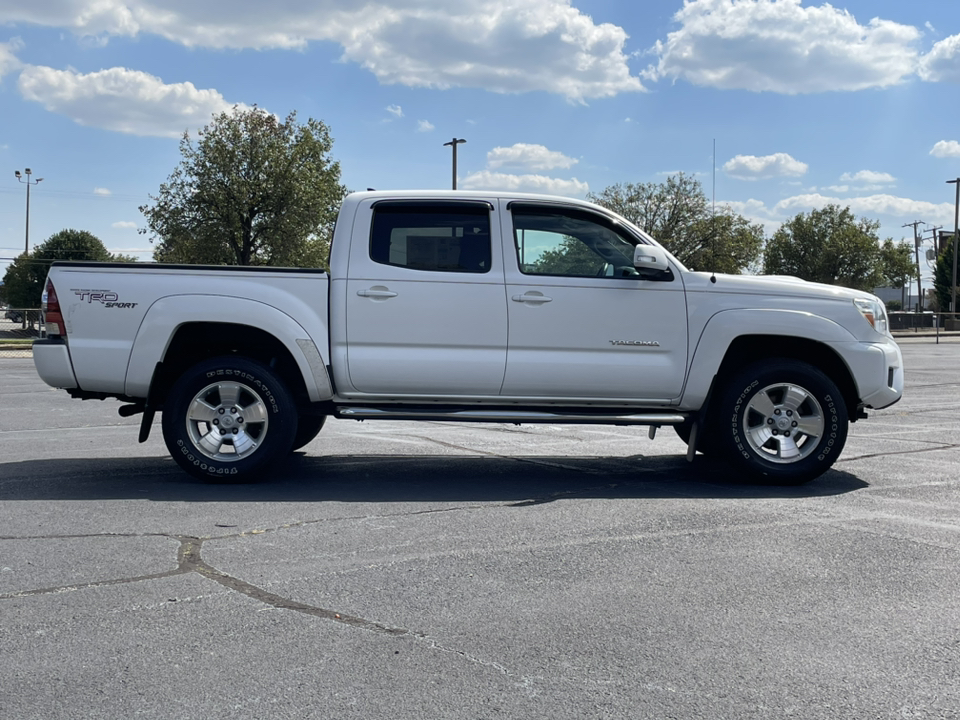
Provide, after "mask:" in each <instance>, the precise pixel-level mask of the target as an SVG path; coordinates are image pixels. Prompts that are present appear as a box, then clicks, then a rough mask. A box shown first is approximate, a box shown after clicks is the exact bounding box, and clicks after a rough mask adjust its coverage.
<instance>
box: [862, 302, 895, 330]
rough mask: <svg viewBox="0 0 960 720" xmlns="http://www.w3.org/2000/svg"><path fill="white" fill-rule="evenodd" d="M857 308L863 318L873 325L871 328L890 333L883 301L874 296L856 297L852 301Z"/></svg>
mask: <svg viewBox="0 0 960 720" xmlns="http://www.w3.org/2000/svg"><path fill="white" fill-rule="evenodd" d="M853 304H854V305H855V306H856V308H857V310H859V311H860V314H861V315H863V317H864V319H865V320H866V321H867V322H868V323H870V325H871V326H873V329H874V330H876V331H877V332H878V333H882V334H884V335H889V334H890V329H889V325H888V324H887V310H886V308H885V307H884V306H883V303H882V302H880V301H879V300H878V299H876V298H871V299H867V298H858V299H856V300H854V301H853Z"/></svg>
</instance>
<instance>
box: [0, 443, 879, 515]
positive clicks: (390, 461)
mask: <svg viewBox="0 0 960 720" xmlns="http://www.w3.org/2000/svg"><path fill="white" fill-rule="evenodd" d="M868 486H869V485H868V483H866V482H864V481H863V480H861V479H860V478H858V477H856V476H854V475H851V474H850V473H847V472H843V471H838V470H831V471H829V472H827V473H826V474H824V475H822V476H821V477H819V478H817V479H816V480H813V481H811V482H809V483H807V484H805V485H800V486H796V487H780V486H765V485H756V484H751V483H748V482H745V481H744V480H743V479H742V478H741V477H739V476H738V475H737V474H736V473H735V472H733V471H732V470H731V469H730V468H729V467H728V466H727V465H726V464H724V463H721V462H711V461H709V460H707V459H705V458H702V457H699V456H698V458H697V461H696V462H694V463H693V464H692V465H691V464H689V463H687V462H686V460H685V459H684V458H683V457H682V456H663V455H660V456H653V457H642V456H636V457H614V458H610V457H582V456H581V457H534V456H524V457H516V458H512V457H511V458H503V457H477V456H476V455H420V456H410V455H328V456H308V455H304V454H302V453H296V454H294V455H292V456H291V457H290V458H289V459H288V460H287V461H286V462H285V463H283V464H282V466H281V467H278V468H277V470H276V471H275V472H274V473H272V474H271V475H270V476H268V477H266V478H264V479H263V480H261V481H260V482H258V483H254V484H209V483H205V482H202V481H200V480H196V479H194V478H192V477H190V476H189V475H187V474H185V473H184V472H183V471H181V470H180V469H179V468H178V467H177V466H176V465H175V464H174V462H173V461H172V460H171V459H170V458H168V457H147V458H125V459H90V458H83V459H59V460H28V461H23V462H12V463H4V464H0V501H12V500H117V499H139V500H149V501H155V502H171V501H177V502H347V503H355V502H382V503H394V502H397V503H410V502H426V503H435V502H441V503H444V502H471V501H472V502H497V503H507V504H513V505H517V506H523V505H532V504H540V503H546V502H555V501H562V500H565V499H575V498H595V499H611V500H614V499H642V498H690V499H697V498H718V499H722V498H729V499H736V498H744V499H750V498H809V497H824V496H831V495H841V494H844V493H849V492H853V491H856V490H861V489H863V488H866V487H868Z"/></svg>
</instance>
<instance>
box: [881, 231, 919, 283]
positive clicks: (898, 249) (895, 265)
mask: <svg viewBox="0 0 960 720" xmlns="http://www.w3.org/2000/svg"><path fill="white" fill-rule="evenodd" d="M880 274H881V275H882V276H883V285H885V286H886V287H892V288H902V287H904V286H905V285H906V284H907V283H909V282H910V281H911V280H913V279H914V278H915V277H917V265H916V262H915V259H914V251H913V248H912V247H911V246H910V244H909V243H907V242H904V241H902V240H901V241H900V242H899V243H896V244H894V242H893V238H887V239H886V240H884V241H883V245H881V246H880Z"/></svg>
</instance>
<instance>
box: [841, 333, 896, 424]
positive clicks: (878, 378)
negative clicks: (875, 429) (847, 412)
mask: <svg viewBox="0 0 960 720" xmlns="http://www.w3.org/2000/svg"><path fill="white" fill-rule="evenodd" d="M834 348H835V349H836V350H837V352H838V353H839V354H840V355H841V357H843V359H844V360H845V361H846V363H847V366H848V367H849V368H850V371H851V372H852V373H853V379H854V382H856V384H857V392H858V395H859V397H860V402H861V403H862V405H863V407H868V408H874V409H876V410H879V409H880V408H885V407H889V406H890V405H893V404H894V403H895V402H897V401H898V400H899V399H900V398H901V397H902V396H903V355H901V353H900V346H899V345H897V343H896V342H894V341H893V339H885V340H882V341H880V342H850V343H836V344H834Z"/></svg>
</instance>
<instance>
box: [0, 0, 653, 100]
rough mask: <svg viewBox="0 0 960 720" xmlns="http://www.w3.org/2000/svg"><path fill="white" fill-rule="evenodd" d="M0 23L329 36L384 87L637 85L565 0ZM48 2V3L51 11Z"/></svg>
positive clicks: (154, 13)
mask: <svg viewBox="0 0 960 720" xmlns="http://www.w3.org/2000/svg"><path fill="white" fill-rule="evenodd" d="M4 5H5V6H6V7H4V8H3V9H2V10H0V23H6V24H15V23H17V22H29V23H36V24H39V25H46V26H53V27H61V28H69V29H71V30H72V31H73V32H74V33H76V34H78V35H80V36H84V37H101V38H109V37H111V36H125V37H135V36H137V35H143V34H153V35H158V36H161V37H164V38H166V39H168V40H171V41H173V42H176V43H180V44H182V45H185V46H187V47H212V48H254V49H266V48H281V49H303V48H304V47H306V46H307V45H308V44H309V43H311V42H317V41H333V42H336V43H339V44H340V45H341V47H342V48H343V59H344V60H347V61H351V62H355V63H359V64H360V65H362V66H363V67H365V68H367V69H368V70H370V72H372V73H373V74H374V75H376V77H377V78H378V79H379V80H380V82H382V83H385V84H392V83H398V84H403V85H409V86H413V87H435V88H448V87H455V86H456V87H479V88H485V89H487V90H491V91H494V92H502V93H519V92H530V91H546V92H551V93H556V94H560V95H563V96H565V97H567V98H569V99H571V100H574V101H583V100H585V99H589V98H599V97H609V96H613V95H616V94H618V93H621V92H632V91H639V90H642V89H643V87H642V85H641V83H640V80H639V78H637V77H636V76H633V75H631V74H630V69H629V67H628V64H627V60H628V58H627V55H626V53H625V52H624V45H625V43H626V40H627V34H626V32H625V31H624V30H623V28H621V27H618V26H616V25H612V24H610V23H601V24H596V23H594V21H593V20H592V18H591V17H590V16H589V15H585V14H583V13H582V12H580V10H578V9H577V8H575V7H572V6H571V3H570V0H513V2H511V3H510V4H509V5H507V4H505V3H503V2H502V1H501V0H460V1H459V2H457V3H450V2H447V1H446V0H319V1H318V0H285V1H284V2H279V3H264V2H260V0H234V2H231V3H229V12H224V8H225V5H224V4H223V3H219V2H216V3H214V2H192V3H186V2H177V3H171V2H169V1H164V0H57V2H55V3H49V2H45V3H37V2H34V3H26V2H25V3H22V5H23V6H22V7H20V6H14V5H13V3H10V2H7V3H4ZM51 5H52V7H51Z"/></svg>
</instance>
